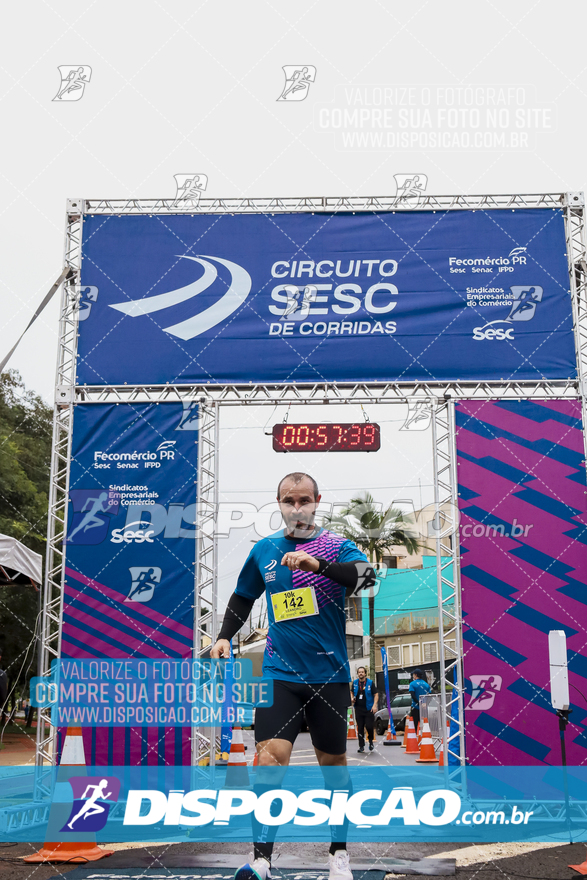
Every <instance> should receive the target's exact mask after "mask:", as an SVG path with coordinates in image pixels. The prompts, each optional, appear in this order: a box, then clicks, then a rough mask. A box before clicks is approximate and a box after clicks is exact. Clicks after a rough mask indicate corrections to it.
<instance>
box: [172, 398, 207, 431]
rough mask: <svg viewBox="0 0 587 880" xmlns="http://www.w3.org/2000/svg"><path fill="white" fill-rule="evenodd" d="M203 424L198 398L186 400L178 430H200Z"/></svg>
mask: <svg viewBox="0 0 587 880" xmlns="http://www.w3.org/2000/svg"><path fill="white" fill-rule="evenodd" d="M200 424H201V417H200V407H199V405H198V401H197V400H184V401H183V412H182V414H181V418H180V420H179V425H178V426H177V428H176V429H175V430H176V431H199V430H200Z"/></svg>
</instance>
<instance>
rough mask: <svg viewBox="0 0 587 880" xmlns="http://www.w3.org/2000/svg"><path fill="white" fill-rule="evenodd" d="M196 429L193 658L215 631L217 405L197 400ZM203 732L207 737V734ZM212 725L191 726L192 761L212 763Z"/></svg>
mask: <svg viewBox="0 0 587 880" xmlns="http://www.w3.org/2000/svg"><path fill="white" fill-rule="evenodd" d="M198 419H199V432H198V516H197V524H198V531H197V537H196V559H195V563H196V565H195V570H196V579H195V585H194V597H195V598H194V648H193V651H194V657H199V656H201V654H202V653H203V652H204V651H205V649H206V648H207V647H208V645H209V643H210V642H211V643H212V644H214V642H215V641H216V635H217V632H218V624H217V615H218V539H217V535H216V523H217V517H218V427H219V404H218V402H213V403H211V404H206V403H205V402H200V407H199V413H198ZM206 732H207V733H208V736H206ZM213 737H214V730H213V728H204V729H202V728H199V727H194V728H193V731H192V764H194V765H197V764H199V762H200V761H201V760H202V759H204V758H208V759H209V761H210V763H211V764H214V760H215V756H216V750H215V749H214V748H210V745H211V742H212V738H213Z"/></svg>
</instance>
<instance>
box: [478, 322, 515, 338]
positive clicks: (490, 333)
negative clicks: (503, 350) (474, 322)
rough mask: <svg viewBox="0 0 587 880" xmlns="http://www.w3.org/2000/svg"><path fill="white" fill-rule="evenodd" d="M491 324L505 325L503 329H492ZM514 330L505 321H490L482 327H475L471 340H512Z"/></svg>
mask: <svg viewBox="0 0 587 880" xmlns="http://www.w3.org/2000/svg"><path fill="white" fill-rule="evenodd" d="M493 324H506V326H507V330H506V329H505V328H504V327H498V328H497V329H493ZM513 338H514V328H513V327H512V326H510V324H508V322H507V321H490V322H489V323H488V324H486V325H485V326H484V327H475V329H474V330H473V339H513Z"/></svg>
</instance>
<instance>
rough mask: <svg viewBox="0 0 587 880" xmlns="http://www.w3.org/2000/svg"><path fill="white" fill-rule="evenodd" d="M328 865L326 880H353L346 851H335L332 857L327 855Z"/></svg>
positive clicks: (330, 854)
mask: <svg viewBox="0 0 587 880" xmlns="http://www.w3.org/2000/svg"><path fill="white" fill-rule="evenodd" d="M328 864H329V865H330V874H329V875H328V880H353V872H352V871H351V866H350V863H349V854H348V852H347V851H346V849H337V850H336V852H335V853H334V855H332V853H329V855H328Z"/></svg>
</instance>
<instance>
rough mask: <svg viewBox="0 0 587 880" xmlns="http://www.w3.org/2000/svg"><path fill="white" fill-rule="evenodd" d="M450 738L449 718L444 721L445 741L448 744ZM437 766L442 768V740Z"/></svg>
mask: <svg viewBox="0 0 587 880" xmlns="http://www.w3.org/2000/svg"><path fill="white" fill-rule="evenodd" d="M449 736H450V718H447V719H446V741H447V742H448V738H449ZM438 766H439V767H444V751H443V745H442V740H440V752H439V754H438Z"/></svg>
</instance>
